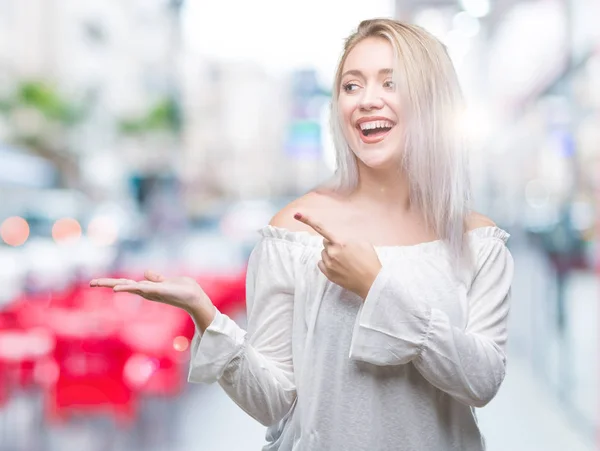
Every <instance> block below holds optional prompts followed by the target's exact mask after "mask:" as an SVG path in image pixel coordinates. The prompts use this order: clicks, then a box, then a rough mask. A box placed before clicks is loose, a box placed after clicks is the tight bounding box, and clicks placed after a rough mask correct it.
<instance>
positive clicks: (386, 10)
mask: <svg viewBox="0 0 600 451" xmlns="http://www.w3.org/2000/svg"><path fill="white" fill-rule="evenodd" d="M207 3H208V2H204V1H201V0H188V1H187V2H186V3H185V4H186V7H185V13H184V18H183V25H184V31H185V35H186V38H187V44H188V45H189V46H190V48H192V49H194V51H195V52H197V53H198V54H200V55H206V56H212V57H220V58H223V59H247V60H254V61H257V62H258V63H260V64H261V65H264V66H265V67H266V68H267V70H269V71H275V72H279V71H281V70H288V69H290V68H293V67H306V66H313V67H316V68H317V70H318V72H319V74H320V75H321V76H322V77H323V81H324V82H326V83H329V82H330V80H331V79H332V78H333V73H334V70H335V66H336V64H337V60H338V58H339V56H340V53H341V50H342V45H343V40H344V38H345V37H346V36H347V35H349V34H350V33H351V32H352V31H353V29H354V28H356V26H357V25H358V23H359V22H360V21H361V20H363V19H370V18H374V17H392V15H393V12H394V2H393V0H300V1H293V2H292V1H289V0H288V1H286V0H213V1H212V2H211V3H208V4H207Z"/></svg>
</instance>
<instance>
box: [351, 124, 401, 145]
mask: <svg viewBox="0 0 600 451" xmlns="http://www.w3.org/2000/svg"><path fill="white" fill-rule="evenodd" d="M394 125H395V124H394V123H393V122H391V121H388V120H378V121H370V122H362V123H360V124H358V125H357V128H358V131H359V133H360V137H361V139H362V140H363V141H364V142H366V143H374V142H379V141H381V140H382V139H383V138H385V136H386V135H387V134H388V133H389V132H390V131H391V130H392V128H393V127H394Z"/></svg>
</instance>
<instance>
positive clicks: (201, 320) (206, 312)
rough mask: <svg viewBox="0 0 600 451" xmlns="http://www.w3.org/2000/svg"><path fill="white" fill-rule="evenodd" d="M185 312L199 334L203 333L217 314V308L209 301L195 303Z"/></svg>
mask: <svg viewBox="0 0 600 451" xmlns="http://www.w3.org/2000/svg"><path fill="white" fill-rule="evenodd" d="M186 310H187V312H188V313H189V315H190V316H191V317H192V320H193V321H194V324H196V327H197V328H198V329H199V332H200V333H204V331H205V330H206V329H207V328H208V326H210V323H212V322H213V319H214V318H215V316H216V314H217V308H216V307H215V306H214V305H213V303H212V302H210V301H204V302H195V303H193V304H192V305H190V306H189V307H188V308H187V309H186Z"/></svg>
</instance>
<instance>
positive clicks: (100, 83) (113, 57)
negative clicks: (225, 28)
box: [0, 0, 179, 194]
mask: <svg viewBox="0 0 600 451" xmlns="http://www.w3.org/2000/svg"><path fill="white" fill-rule="evenodd" d="M177 14H178V4H177V3H175V2H170V1H162V0H155V1H131V2H120V1H99V0H98V1H95V0H92V1H86V2H79V1H76V0H25V1H19V2H13V1H3V2H0V21H1V22H2V23H1V25H2V26H0V76H1V77H2V80H3V81H4V83H2V85H3V91H4V94H5V95H8V94H10V91H11V90H15V89H17V88H18V87H19V85H20V84H22V83H31V82H39V83H42V82H43V83H45V84H48V85H51V86H52V87H53V88H54V89H55V90H56V92H57V93H58V94H59V95H60V96H61V97H62V98H63V99H65V101H67V102H69V103H72V104H75V105H78V106H80V107H81V108H80V109H79V110H78V112H79V114H80V115H81V116H83V115H85V117H84V118H80V119H83V120H81V121H80V123H79V124H78V126H77V127H73V128H72V129H70V130H68V131H69V136H68V144H65V145H64V146H63V147H66V148H68V149H67V150H68V151H69V152H71V153H72V154H73V157H74V158H75V159H76V160H77V161H78V163H80V164H81V170H82V176H83V178H84V180H85V183H84V186H82V187H83V188H85V185H92V186H97V187H98V188H99V189H100V190H109V191H112V190H115V189H118V188H119V187H122V182H123V179H124V174H123V169H122V167H121V164H120V163H121V162H122V161H123V159H125V161H126V162H127V163H128V164H129V165H132V166H133V167H134V168H135V169H139V170H142V171H143V170H145V168H146V164H145V162H144V160H147V159H150V160H151V159H152V157H154V158H156V159H161V155H163V154H167V155H168V156H163V157H162V163H161V164H163V165H164V162H165V161H168V160H169V157H170V156H171V155H172V154H173V153H174V152H176V149H174V148H173V147H174V146H173V145H172V143H169V145H163V146H162V148H160V149H158V150H157V149H154V152H152V151H150V152H149V153H144V150H143V149H140V146H139V145H136V144H137V143H135V144H132V143H131V142H129V145H127V142H125V143H124V142H122V141H120V140H119V132H120V126H121V123H122V122H123V121H125V120H127V119H131V118H135V117H141V116H143V115H145V114H147V112H148V111H149V110H150V109H151V108H152V106H153V105H154V104H156V103H158V102H160V101H162V100H163V99H165V98H167V97H169V96H172V95H173V92H174V91H175V87H176V86H177V82H178V80H177V77H178V72H177V68H178V61H177V58H178V56H179V51H178V45H179V39H178V31H177V27H178V17H177ZM16 47H18V48H19V51H15V48H16ZM1 94H2V93H0V95H1ZM30 122H31V121H30ZM4 134H5V135H6V134H8V133H7V131H6V130H5V133H4ZM9 138H10V136H8V137H7V136H5V139H9ZM123 152H125V153H123ZM149 155H150V158H148V156H149ZM113 194H114V193H113Z"/></svg>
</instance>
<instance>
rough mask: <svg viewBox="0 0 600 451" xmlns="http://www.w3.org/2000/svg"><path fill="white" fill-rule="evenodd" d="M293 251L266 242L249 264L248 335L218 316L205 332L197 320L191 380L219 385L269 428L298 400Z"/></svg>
mask: <svg viewBox="0 0 600 451" xmlns="http://www.w3.org/2000/svg"><path fill="white" fill-rule="evenodd" d="M295 251H297V249H296V248H292V246H287V245H286V243H282V242H280V241H277V240H274V239H270V238H263V239H262V240H261V241H260V242H259V244H258V245H257V246H256V247H255V249H254V250H253V252H252V254H251V256H250V260H249V263H248V274H247V283H246V294H247V301H246V302H247V313H248V327H247V331H245V330H243V329H241V328H240V327H239V326H238V325H237V324H236V323H235V322H234V321H233V320H232V319H230V318H229V317H228V316H227V315H224V314H222V313H220V312H218V311H216V312H215V315H214V318H213V320H212V321H211V322H210V324H209V325H208V326H207V327H206V328H205V330H204V331H203V332H202V329H203V324H202V321H203V320H204V319H205V318H206V317H207V316H206V314H205V313H204V312H196V314H194V312H192V317H193V318H194V320H198V322H197V323H196V324H197V332H196V335H195V336H194V340H193V342H192V349H191V361H190V371H189V377H188V380H189V381H190V382H200V383H212V382H215V381H218V382H219V384H220V385H221V386H222V387H223V389H224V390H225V391H226V392H227V394H228V395H229V397H230V398H231V399H232V400H233V401H234V402H235V403H236V404H237V405H238V406H240V407H241V408H242V409H243V410H244V411H246V412H247V413H248V414H249V415H250V416H252V417H253V418H255V419H256V420H257V421H259V422H260V423H261V424H263V425H265V426H269V425H272V424H274V423H276V422H277V421H279V420H280V419H282V418H283V417H284V416H285V414H286V413H288V411H289V410H290V408H291V406H292V405H293V402H294V400H295V398H296V386H295V383H294V369H293V363H292V319H293V293H294V290H293V282H294V279H293V252H295Z"/></svg>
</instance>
